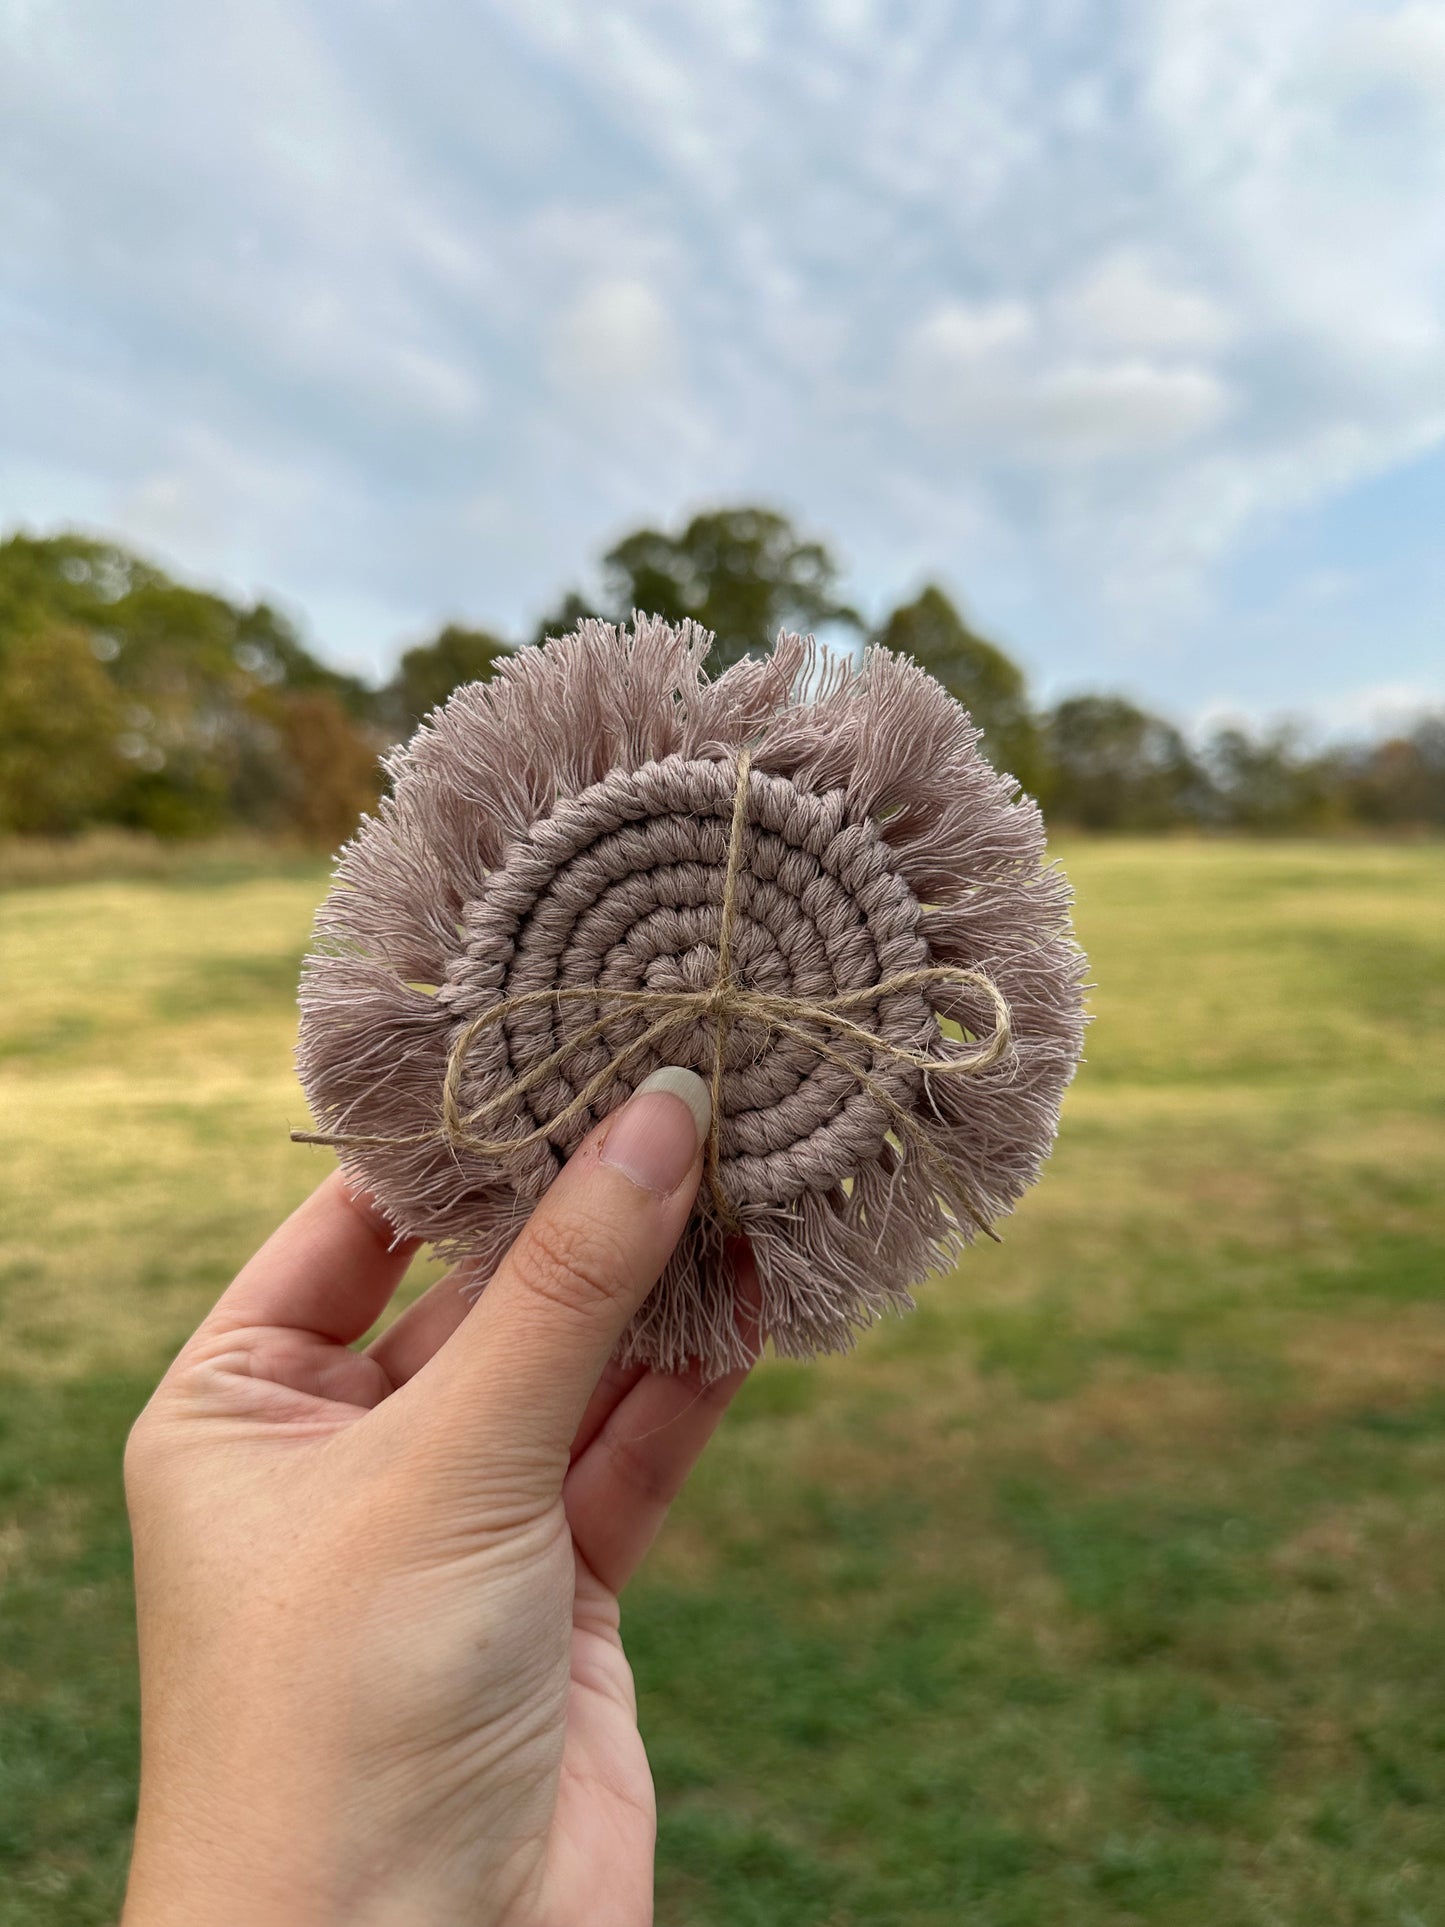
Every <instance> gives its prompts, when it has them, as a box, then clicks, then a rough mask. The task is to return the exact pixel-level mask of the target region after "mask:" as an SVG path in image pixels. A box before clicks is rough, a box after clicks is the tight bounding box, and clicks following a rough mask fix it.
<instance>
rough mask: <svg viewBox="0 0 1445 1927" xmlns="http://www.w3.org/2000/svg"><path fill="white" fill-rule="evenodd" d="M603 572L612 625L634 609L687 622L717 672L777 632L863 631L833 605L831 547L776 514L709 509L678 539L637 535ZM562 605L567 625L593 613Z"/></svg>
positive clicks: (611, 554) (607, 559)
mask: <svg viewBox="0 0 1445 1927" xmlns="http://www.w3.org/2000/svg"><path fill="white" fill-rule="evenodd" d="M602 573H603V582H604V585H605V592H604V595H603V597H602V609H601V610H599V611H598V613H599V614H606V615H607V616H608V618H609V619H610V620H612V621H615V622H624V621H626V620H627V618H628V616H629V615H630V614H631V612H632V611H633V610H634V609H640V610H643V611H644V612H645V613H646V614H648V615H654V616H662V617H664V618H665V619H666V620H667V621H668V622H682V621H685V620H686V619H687V618H688V617H691V618H692V620H693V621H694V622H699V623H701V624H702V626H703V628H704V629H711V630H712V632H713V634H714V636H715V637H716V638H717V640H716V643H715V645H714V647H713V651H712V655H711V657H710V659H709V664H708V666H709V668H710V669H712V670H713V671H714V672H716V671H718V670H721V669H726V668H727V667H728V666H729V665H730V664H731V663H734V662H737V661H739V660H740V659H741V658H742V657H743V656H746V655H750V654H752V653H754V652H755V651H760V650H763V649H766V648H767V647H768V646H769V644H770V643H771V642H772V640H773V638H774V637H775V636H776V635H777V633H778V631H779V629H803V630H810V629H816V628H818V627H819V626H820V625H822V624H823V623H832V622H840V623H846V624H848V625H849V626H851V627H853V628H858V627H860V626H861V625H860V623H859V619H858V616H857V614H856V612H855V611H854V610H852V609H850V608H849V607H848V606H847V604H846V603H843V602H840V601H839V600H838V597H837V594H836V588H837V578H838V570H837V565H836V564H835V563H834V561H833V558H832V556H831V555H829V553H828V551H827V549H826V548H825V547H824V546H823V544H822V543H821V542H808V541H805V540H804V539H803V538H802V537H801V536H800V535H799V534H798V532H797V530H796V529H795V528H794V527H793V525H792V523H791V522H790V521H789V520H788V518H787V517H786V516H785V515H779V514H778V513H777V512H776V511H775V510H772V509H763V508H747V507H743V508H728V509H712V510H709V511H708V512H707V513H705V514H702V515H695V516H694V517H693V518H692V520H691V521H690V522H689V523H688V525H687V527H686V528H685V529H684V530H683V531H682V533H681V534H680V535H669V534H666V533H665V532H663V531H661V530H658V529H638V530H637V531H636V533H635V534H633V535H629V536H626V537H624V539H623V540H622V541H621V542H619V543H618V544H617V546H616V547H615V548H613V549H610V550H609V551H608V552H607V554H606V555H605V556H604V557H603V558H602ZM564 607H565V609H566V611H567V612H568V621H567V626H569V627H570V626H571V623H573V622H575V621H576V620H577V617H578V616H579V615H584V614H587V613H589V611H588V609H587V605H586V603H585V602H584V601H583V600H582V598H580V597H579V596H577V595H576V594H575V593H574V594H572V595H569V596H568V598H567V602H566V604H565V605H564ZM545 633H547V634H550V635H555V634H557V633H558V630H557V629H556V628H555V627H549V628H547V629H546V631H545Z"/></svg>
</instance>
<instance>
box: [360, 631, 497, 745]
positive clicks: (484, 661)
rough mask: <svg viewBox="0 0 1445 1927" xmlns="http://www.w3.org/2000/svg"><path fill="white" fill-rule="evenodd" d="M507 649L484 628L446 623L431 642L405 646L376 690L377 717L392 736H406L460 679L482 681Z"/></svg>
mask: <svg viewBox="0 0 1445 1927" xmlns="http://www.w3.org/2000/svg"><path fill="white" fill-rule="evenodd" d="M509 653H510V651H509V649H508V645H507V644H506V643H505V642H503V641H502V640H501V639H500V637H498V636H494V635H492V634H491V633H490V632H489V631H488V630H486V629H464V628H462V627H461V625H460V624H458V623H455V622H449V623H448V624H447V626H446V628H445V629H443V630H442V631H441V633H440V634H439V635H438V636H437V637H436V638H435V640H434V641H432V642H425V643H421V644H419V645H418V646H417V647H416V648H415V649H408V650H407V652H406V654H405V655H404V656H403V657H402V659H401V661H400V663H399V664H398V665H397V670H396V674H395V675H394V676H393V677H392V679H391V681H390V682H389V683H388V684H387V686H386V688H385V689H384V690H383V691H382V695H381V709H382V715H383V719H384V721H385V722H386V724H387V726H388V728H389V729H390V730H391V731H392V733H393V734H394V735H397V736H410V735H411V733H412V731H413V730H414V729H415V728H416V726H417V725H418V723H420V722H421V721H423V719H424V718H425V717H427V716H429V715H430V714H431V712H432V711H433V710H434V709H437V708H439V707H440V705H441V704H442V703H444V702H445V701H446V699H447V697H448V696H450V695H451V693H452V691H453V690H454V689H460V687H461V686H462V684H463V683H468V682H486V681H487V679H488V678H489V677H490V675H491V673H492V671H493V669H494V668H495V667H496V664H497V662H498V660H499V658H501V657H503V656H506V655H508V654H509Z"/></svg>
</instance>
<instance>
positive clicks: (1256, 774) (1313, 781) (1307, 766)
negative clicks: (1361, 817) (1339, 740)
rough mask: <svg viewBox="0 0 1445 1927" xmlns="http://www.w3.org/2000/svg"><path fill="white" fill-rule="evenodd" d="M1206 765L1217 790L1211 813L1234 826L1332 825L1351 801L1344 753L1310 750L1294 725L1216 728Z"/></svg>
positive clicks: (1262, 828) (1277, 828)
mask: <svg viewBox="0 0 1445 1927" xmlns="http://www.w3.org/2000/svg"><path fill="white" fill-rule="evenodd" d="M1203 765H1204V768H1205V770H1206V771H1207V772H1208V776H1209V781H1210V783H1211V786H1212V792H1213V794H1212V798H1211V807H1210V814H1211V816H1212V817H1213V818H1214V820H1216V821H1217V822H1219V823H1220V824H1222V825H1224V826H1225V827H1227V828H1229V829H1240V830H1254V831H1259V832H1271V831H1282V830H1320V829H1327V828H1329V827H1330V825H1331V823H1332V822H1337V821H1338V820H1339V819H1340V816H1341V813H1342V810H1343V809H1344V808H1345V805H1346V800H1347V799H1346V795H1345V787H1344V784H1343V781H1342V778H1343V775H1344V771H1343V769H1342V767H1341V763H1340V759H1339V757H1338V756H1337V755H1330V754H1327V755H1319V756H1311V755H1309V754H1307V753H1306V751H1305V749H1304V748H1303V746H1302V744H1301V743H1300V741H1299V738H1298V736H1297V734H1296V732H1295V731H1293V730H1291V729H1277V730H1274V731H1272V732H1271V733H1270V734H1268V735H1263V736H1251V735H1250V734H1249V733H1248V732H1247V731H1246V730H1243V729H1239V728H1237V727H1235V728H1226V729H1220V730H1216V732H1215V733H1214V735H1213V736H1212V737H1211V738H1210V740H1209V742H1208V743H1207V744H1206V745H1205V749H1204V756H1203Z"/></svg>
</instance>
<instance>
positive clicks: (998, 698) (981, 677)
mask: <svg viewBox="0 0 1445 1927" xmlns="http://www.w3.org/2000/svg"><path fill="white" fill-rule="evenodd" d="M876 639H877V641H879V642H880V643H882V644H883V646H884V647H885V648H887V649H892V650H894V651H895V652H896V653H897V654H898V655H901V656H911V657H912V658H913V660H914V661H915V662H916V663H917V664H918V665H919V666H920V667H921V668H923V669H926V670H928V671H929V673H930V674H931V675H934V676H936V677H937V678H938V680H939V681H940V682H941V683H942V684H943V686H944V688H945V689H946V690H947V691H948V692H949V694H950V695H951V696H956V697H957V698H958V700H959V702H961V703H962V704H963V706H964V708H965V709H966V710H967V711H968V712H969V714H970V715H971V716H972V718H973V720H974V722H975V723H977V725H978V727H979V728H980V729H981V730H982V731H983V745H982V747H983V752H984V754H985V755H986V756H987V757H988V759H989V761H990V762H991V763H992V764H993V765H994V767H995V768H996V769H1002V770H1008V771H1009V772H1010V773H1011V774H1012V775H1013V776H1014V777H1016V778H1017V780H1018V781H1019V783H1020V784H1021V785H1022V786H1023V787H1024V788H1025V789H1027V790H1032V789H1033V788H1034V787H1035V785H1036V784H1037V782H1038V777H1039V741H1038V728H1037V725H1036V724H1035V722H1034V718H1033V713H1032V711H1031V710H1030V707H1029V700H1028V688H1027V685H1026V683H1025V681H1024V673H1023V671H1022V670H1021V669H1020V668H1019V666H1018V665H1017V663H1015V662H1013V661H1012V660H1011V659H1010V658H1009V657H1008V656H1006V655H1005V654H1004V652H1003V651H1002V649H999V648H997V647H996V646H995V645H994V644H993V643H991V642H987V641H985V639H984V638H983V637H982V636H981V635H979V634H978V633H977V632H976V631H975V630H973V629H971V628H970V627H969V626H968V624H967V622H965V621H964V619H963V617H962V616H961V615H960V614H959V612H958V610H957V609H956V608H955V607H954V605H953V603H952V602H950V601H949V599H948V597H947V596H946V595H945V594H944V592H943V591H942V589H939V588H936V587H934V586H933V585H932V584H930V585H929V586H928V587H927V588H926V589H924V591H923V592H922V594H921V595H919V596H918V597H917V598H916V599H915V600H914V601H912V602H907V603H904V605H903V606H902V607H901V608H898V609H895V610H894V611H893V613H892V615H891V616H889V618H888V620H887V621H886V622H885V623H884V625H883V627H882V628H881V629H880V630H879V631H878V635H877V638H876Z"/></svg>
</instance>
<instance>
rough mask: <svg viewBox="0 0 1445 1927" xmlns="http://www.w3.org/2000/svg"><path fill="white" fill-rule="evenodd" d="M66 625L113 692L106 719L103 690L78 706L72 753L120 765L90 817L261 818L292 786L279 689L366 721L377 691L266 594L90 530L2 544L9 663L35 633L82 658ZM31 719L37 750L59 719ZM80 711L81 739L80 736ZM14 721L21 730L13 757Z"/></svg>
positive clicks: (206, 828) (189, 826) (200, 827)
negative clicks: (204, 576) (201, 584)
mask: <svg viewBox="0 0 1445 1927" xmlns="http://www.w3.org/2000/svg"><path fill="white" fill-rule="evenodd" d="M67 634H69V635H71V636H72V638H73V637H74V636H78V637H79V638H80V643H81V645H83V646H84V649H85V651H86V665H87V670H86V673H87V676H88V684H87V686H89V687H90V688H91V689H92V691H94V690H96V689H98V688H99V685H98V684H96V682H95V678H96V676H99V677H100V678H101V679H102V681H103V682H104V684H105V685H106V686H107V687H108V689H109V690H110V692H111V694H112V697H113V699H114V701H113V707H112V709H111V710H109V711H107V712H106V713H107V714H108V715H109V717H110V720H109V721H105V720H103V717H102V709H103V707H104V706H103V705H102V704H100V703H99V702H98V701H90V702H88V703H86V702H82V703H80V704H78V705H72V707H73V708H74V709H75V716H74V719H73V724H74V728H73V731H72V736H71V738H70V742H71V748H70V750H69V751H68V752H67V754H68V757H69V759H70V760H71V761H72V762H74V763H75V764H77V765H78V766H81V765H84V764H86V763H89V764H90V765H91V766H92V767H93V768H95V769H97V770H99V769H102V768H104V769H106V770H109V771H112V772H114V771H115V770H116V769H117V768H118V769H119V775H118V776H117V777H115V779H114V780H110V779H109V778H108V779H107V783H106V785H105V786H104V795H103V796H102V795H101V794H100V792H99V790H97V791H96V793H95V794H94V795H93V797H92V800H91V801H90V803H89V804H88V805H87V806H86V810H85V813H84V820H96V819H97V818H103V819H105V820H109V821H114V822H122V823H127V824H131V825H134V826H135V827H137V828H141V829H146V830H151V831H153V832H155V833H156V834H158V835H163V836H183V835H203V834H209V833H210V832H212V831H215V830H218V829H221V828H223V827H225V826H226V825H227V824H228V823H232V822H237V821H240V822H245V823H251V824H254V825H255V826H257V827H259V828H266V827H268V826H270V825H272V824H273V823H274V822H275V820H276V818H277V815H278V812H279V811H281V810H283V808H284V804H285V798H286V797H287V796H288V795H289V794H290V791H289V787H288V786H289V784H290V781H291V778H290V775H289V766H288V763H287V758H286V751H285V744H284V732H283V731H282V729H281V728H280V725H279V721H278V718H279V717H280V714H281V710H280V708H279V707H278V705H279V703H280V701H281V699H282V698H284V697H285V696H287V695H288V694H301V693H306V694H324V695H326V696H327V697H328V698H329V699H330V700H331V701H333V702H334V703H335V704H336V705H337V707H338V709H339V710H340V711H341V712H343V713H345V714H347V715H349V716H350V717H352V718H353V719H354V720H355V723H356V726H358V727H360V726H361V723H362V719H363V718H364V717H365V716H366V715H367V713H368V712H369V710H370V707H371V704H372V702H373V697H372V694H371V692H370V691H368V690H367V689H366V687H365V685H364V684H362V683H360V682H359V681H357V680H356V679H355V678H354V677H350V676H343V675H341V674H340V673H339V672H337V671H335V670H332V669H329V668H327V667H326V665H325V664H323V663H320V662H318V661H317V660H316V658H315V657H314V656H312V655H311V654H310V652H309V651H308V650H307V649H306V648H305V646H304V644H303V643H302V642H301V640H300V638H299V637H298V636H297V635H296V633H295V631H294V630H293V629H292V628H291V627H290V625H289V624H288V623H287V622H286V621H285V620H284V618H282V617H281V616H280V615H278V614H277V613H276V611H275V610H274V609H272V608H271V607H270V606H269V605H268V604H266V603H264V602H259V603H256V604H254V605H252V606H249V607H248V606H246V605H244V604H237V603H232V602H230V601H228V600H227V599H226V598H225V597H224V596H221V595H217V594H213V593H211V592H209V591H206V590H201V589H196V588H192V587H190V586H189V585H187V584H184V583H179V582H176V581H174V580H172V579H171V577H169V576H168V575H166V574H165V573H164V571H163V570H161V569H158V568H156V567H155V566H154V565H153V564H151V563H149V562H145V561H143V560H142V559H141V558H139V557H137V556H134V555H132V554H131V553H130V552H129V551H128V550H126V549H123V548H121V547H120V546H119V545H118V544H116V543H110V542H101V541H97V540H95V539H93V538H92V537H89V536H81V535H69V534H68V535H59V536H46V537H37V536H27V535H16V536H12V537H10V538H9V539H8V540H6V541H4V542H0V666H3V664H4V663H5V662H6V661H7V660H9V659H10V658H11V657H12V656H13V655H14V653H15V651H16V649H17V648H18V647H20V646H21V644H22V642H23V640H24V638H26V637H29V636H40V635H43V636H46V637H48V638H51V642H50V644H49V645H48V646H50V647H53V648H57V649H61V650H62V651H68V653H67V654H65V656H64V660H66V661H68V662H70V663H72V664H73V665H74V664H78V663H79V661H80V658H79V655H78V654H77V645H76V644H75V643H74V642H73V641H72V642H71V643H68V644H67V643H63V642H58V641H56V640H55V639H56V638H58V637H61V636H64V635H67ZM76 674H77V675H79V674H80V671H79V669H77V670H76ZM80 686H81V685H79V684H78V685H77V687H80ZM63 706H64V702H63V701H62V707H63ZM16 713H17V714H20V713H21V712H20V711H17V712H16ZM24 714H26V715H28V717H29V720H28V721H27V722H25V723H24V724H23V731H24V735H25V740H26V741H27V742H28V743H29V744H30V745H31V749H32V751H33V752H34V753H35V754H38V755H43V754H44V749H43V745H44V744H45V743H46V742H47V741H48V740H49V739H50V736H49V735H48V734H47V732H50V734H52V735H53V732H54V731H55V730H56V729H57V728H58V727H59V726H60V725H59V723H58V722H57V721H56V719H54V718H46V717H44V716H41V715H40V714H39V712H38V711H36V710H35V709H34V707H33V706H32V708H31V709H30V710H28V711H25V712H24ZM82 722H83V723H84V726H85V728H86V729H88V730H89V732H90V733H89V735H87V736H84V737H83V740H82V736H81V735H78V734H76V733H75V731H79V730H80V729H81V725H82ZM21 728H22V725H20V724H16V725H15V726H14V728H13V729H12V752H11V753H12V761H13V758H14V756H15V755H16V754H18V749H17V748H16V745H17V743H18V742H19V736H18V735H17V733H16V732H17V731H20V730H21ZM117 749H118V757H117ZM367 753H368V754H370V753H371V752H370V748H369V746H368V752H367Z"/></svg>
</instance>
